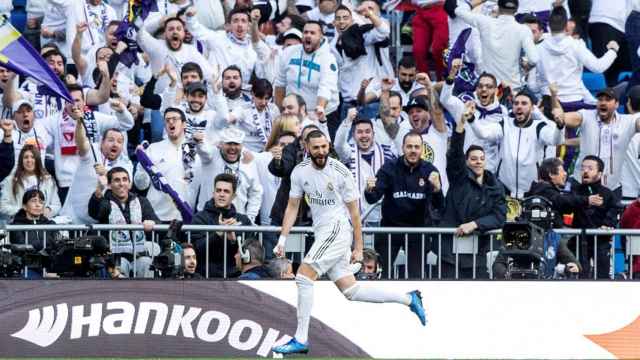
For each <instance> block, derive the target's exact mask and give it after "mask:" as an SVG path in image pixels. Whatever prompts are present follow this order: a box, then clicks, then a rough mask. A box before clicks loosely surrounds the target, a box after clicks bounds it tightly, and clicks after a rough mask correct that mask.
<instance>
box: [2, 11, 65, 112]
mask: <svg viewBox="0 0 640 360" xmlns="http://www.w3.org/2000/svg"><path fill="white" fill-rule="evenodd" d="M0 65H2V66H4V67H6V68H7V69H9V70H11V71H13V72H15V73H16V74H20V75H23V76H28V77H31V78H32V79H33V80H36V81H37V82H39V83H40V84H42V86H44V87H46V88H47V89H49V90H51V92H53V93H54V94H55V95H57V96H59V97H61V98H63V99H65V100H67V101H69V102H73V100H71V95H70V94H69V91H67V87H66V86H65V85H64V83H63V82H62V80H60V78H58V76H57V75H56V74H55V73H54V72H53V71H51V69H50V68H49V65H47V63H46V62H45V61H44V59H43V58H42V56H40V54H38V52H37V51H36V50H35V49H34V48H33V47H32V46H31V44H29V42H28V41H27V40H26V39H25V38H24V37H23V36H22V34H20V32H19V31H18V30H16V29H15V28H14V27H13V26H11V24H10V23H9V21H8V19H7V18H6V17H0Z"/></svg>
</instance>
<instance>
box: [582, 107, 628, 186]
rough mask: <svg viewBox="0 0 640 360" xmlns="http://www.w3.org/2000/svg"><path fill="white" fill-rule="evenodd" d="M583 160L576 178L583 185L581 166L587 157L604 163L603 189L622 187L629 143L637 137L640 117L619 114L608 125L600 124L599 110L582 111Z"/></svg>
mask: <svg viewBox="0 0 640 360" xmlns="http://www.w3.org/2000/svg"><path fill="white" fill-rule="evenodd" d="M579 113H580V115H581V116H582V125H580V156H579V157H578V161H577V162H576V164H578V165H577V166H576V167H575V171H574V173H573V177H574V178H575V179H576V180H578V181H580V179H581V175H580V164H581V163H582V159H584V157H585V156H587V155H595V156H597V157H599V158H600V159H602V161H603V162H604V174H603V175H602V185H604V186H606V187H608V188H609V189H611V190H615V189H617V188H618V187H619V186H620V174H621V172H622V165H623V164H624V162H625V156H626V152H627V148H628V146H629V142H630V141H631V138H632V137H633V135H635V133H636V121H637V119H638V115H623V114H618V113H617V112H616V113H615V114H614V115H613V120H611V121H610V122H609V123H608V124H605V123H603V122H602V121H600V118H599V117H598V113H597V111H596V110H580V111H579Z"/></svg>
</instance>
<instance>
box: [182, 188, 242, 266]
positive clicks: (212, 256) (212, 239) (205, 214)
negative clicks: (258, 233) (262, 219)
mask: <svg viewBox="0 0 640 360" xmlns="http://www.w3.org/2000/svg"><path fill="white" fill-rule="evenodd" d="M220 215H222V218H223V219H229V218H235V219H236V220H237V221H238V222H239V223H240V225H245V226H248V225H252V222H251V220H250V219H249V218H248V217H247V216H246V215H244V214H238V213H237V212H236V208H235V206H233V204H232V205H231V207H230V208H229V209H221V208H217V207H216V206H215V204H214V202H213V200H209V201H207V202H206V203H205V205H204V210H202V211H199V212H197V213H196V214H195V215H194V216H193V221H192V222H191V224H192V225H219V224H220V222H219V218H220ZM241 235H245V234H240V233H237V232H236V236H241ZM245 236H248V237H253V236H254V235H253V234H246V235H245ZM224 240H225V238H224V233H217V232H209V267H210V268H209V276H212V277H222V275H223V271H224V258H225V256H226V259H227V275H230V272H229V271H232V269H234V268H235V261H234V258H233V256H234V255H235V253H236V252H237V251H238V245H237V243H236V242H233V243H232V242H231V241H230V240H229V239H227V240H228V241H227V253H226V254H223V252H224ZM191 243H192V244H193V246H194V247H195V249H196V256H197V258H198V271H199V272H200V274H202V275H203V276H204V275H205V274H206V266H207V264H206V259H207V232H205V231H194V232H192V233H191Z"/></svg>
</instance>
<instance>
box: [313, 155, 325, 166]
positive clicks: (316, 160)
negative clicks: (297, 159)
mask: <svg viewBox="0 0 640 360" xmlns="http://www.w3.org/2000/svg"><path fill="white" fill-rule="evenodd" d="M310 156H311V161H313V164H314V165H315V166H316V167H317V168H318V169H324V167H325V166H326V165H327V155H324V156H313V155H310Z"/></svg>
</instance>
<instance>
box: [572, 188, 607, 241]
mask: <svg viewBox="0 0 640 360" xmlns="http://www.w3.org/2000/svg"><path fill="white" fill-rule="evenodd" d="M571 193H573V194H575V195H582V196H585V197H588V196H589V195H596V194H599V195H600V196H602V199H603V200H604V202H603V204H602V206H589V207H583V208H581V209H579V210H578V211H576V212H575V213H574V214H573V227H574V228H579V229H593V228H599V227H601V226H609V227H615V226H616V225H617V223H618V199H617V197H616V196H615V194H614V193H613V191H611V190H609V188H607V187H606V186H603V185H602V184H601V183H600V182H597V183H595V184H588V185H587V184H580V183H578V182H577V181H575V180H573V181H572V183H571Z"/></svg>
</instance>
